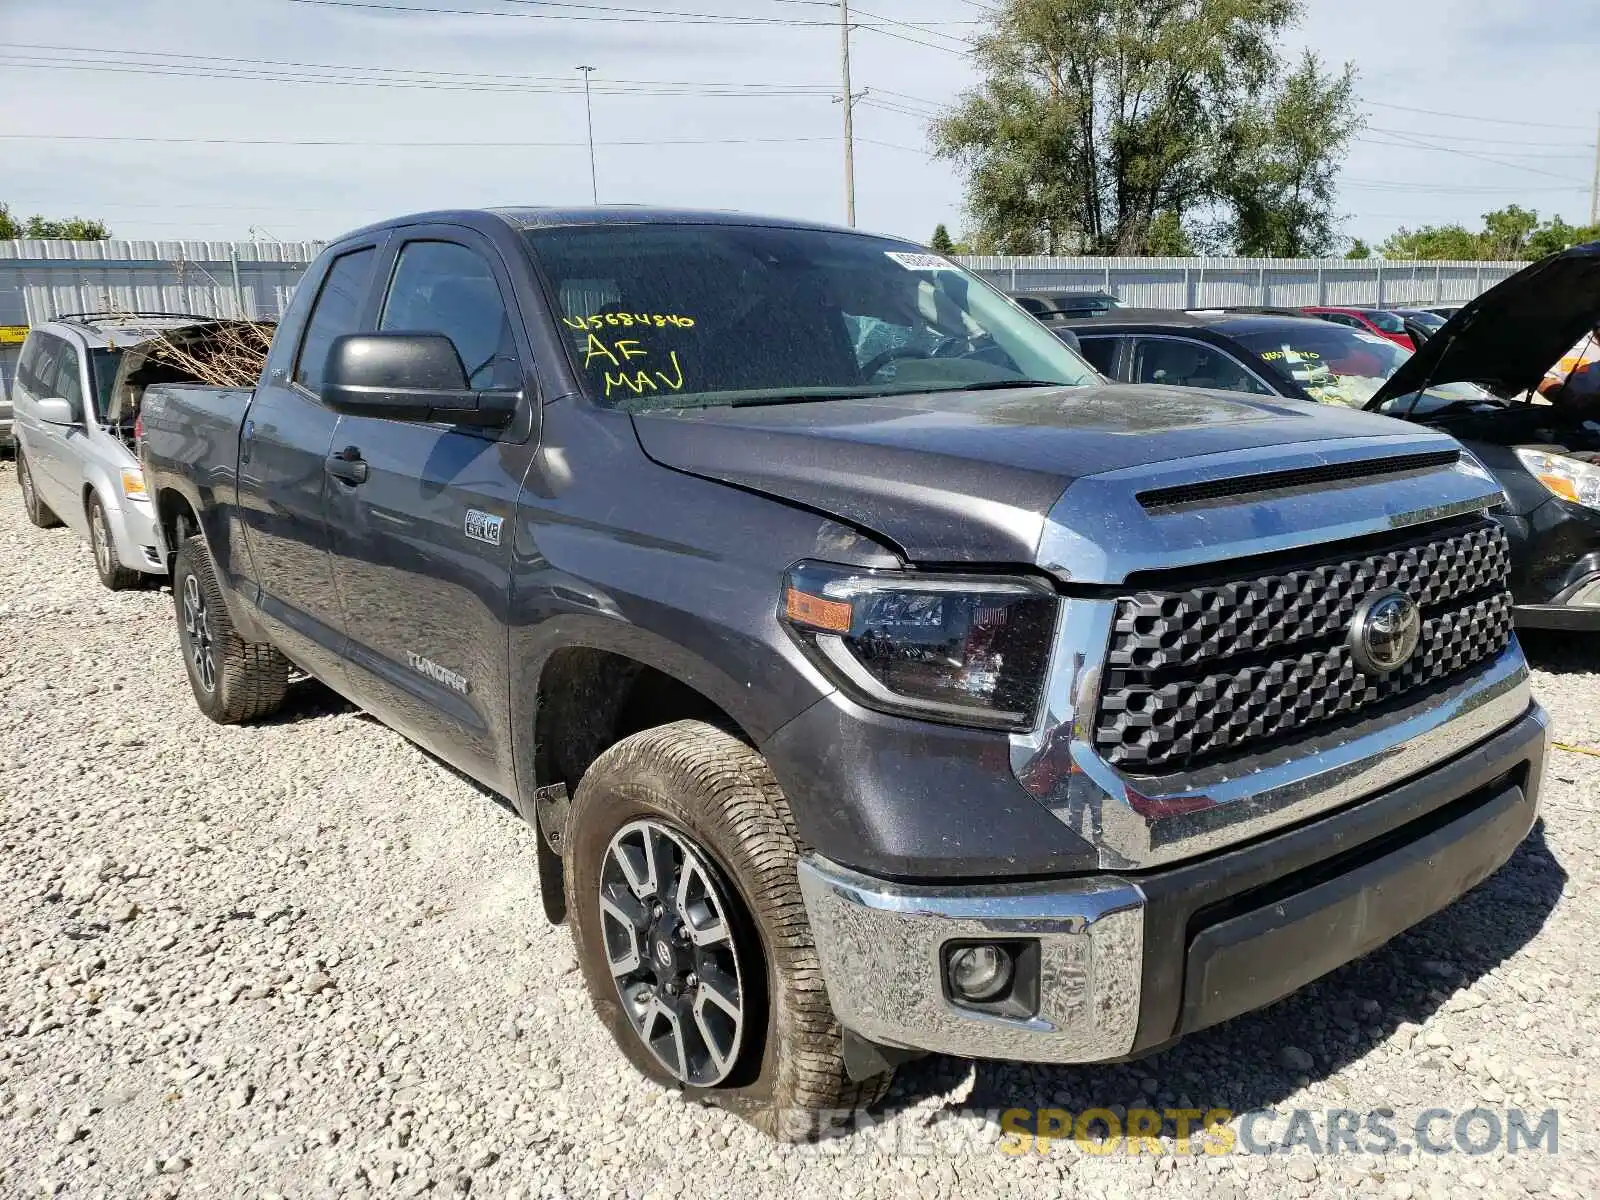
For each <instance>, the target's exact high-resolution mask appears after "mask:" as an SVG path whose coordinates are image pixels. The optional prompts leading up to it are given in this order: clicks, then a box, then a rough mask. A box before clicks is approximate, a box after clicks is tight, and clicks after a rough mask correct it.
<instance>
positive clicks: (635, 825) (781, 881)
mask: <svg viewBox="0 0 1600 1200" xmlns="http://www.w3.org/2000/svg"><path fill="white" fill-rule="evenodd" d="M650 830H660V831H663V837H664V838H665V841H663V842H660V843H658V853H657V859H658V861H659V862H668V863H670V862H671V861H677V862H678V863H679V864H680V867H681V865H682V864H683V863H684V862H686V861H687V860H688V855H690V854H694V855H698V856H699V857H700V859H701V861H702V863H703V865H704V866H705V868H706V870H705V872H704V874H705V875H706V876H707V878H708V881H707V882H706V883H705V884H704V885H703V886H701V885H698V884H691V889H690V890H691V891H694V892H696V893H698V894H699V895H700V896H701V898H702V900H703V899H704V898H705V897H706V896H710V897H712V898H713V899H715V900H716V901H717V903H716V904H709V903H700V904H699V912H700V917H699V918H698V919H697V920H696V921H694V922H692V923H693V924H697V925H699V926H701V927H702V928H699V929H697V930H696V935H698V934H699V933H705V932H707V929H706V928H705V927H709V928H710V931H711V932H714V931H715V928H716V921H715V919H714V918H715V917H716V916H718V915H720V916H721V918H722V920H723V922H724V924H725V925H726V927H727V928H729V929H730V930H731V939H730V940H731V943H732V949H733V954H732V958H733V959H734V960H735V961H736V963H737V967H738V972H737V979H736V980H735V981H734V982H735V983H736V984H737V986H738V993H739V995H738V998H739V999H740V1000H741V1001H742V1004H743V1019H742V1021H740V1022H738V1026H739V1028H740V1030H741V1034H740V1036H739V1037H738V1039H737V1042H736V1043H735V1042H734V1041H733V1040H732V1039H729V1038H721V1031H722V1029H725V1028H726V1027H727V1024H728V1022H724V1024H723V1026H722V1027H721V1029H718V1030H717V1036H718V1037H719V1038H720V1039H721V1040H722V1041H723V1046H722V1049H723V1050H724V1051H725V1052H727V1053H725V1054H724V1056H723V1057H724V1058H726V1059H730V1060H731V1061H729V1062H727V1063H726V1066H725V1069H722V1070H720V1071H719V1070H717V1069H715V1068H717V1067H718V1066H719V1065H720V1064H718V1063H717V1062H716V1059H715V1056H713V1055H711V1054H709V1053H708V1054H707V1055H705V1056H702V1057H701V1058H700V1059H699V1060H698V1061H699V1062H700V1063H702V1064H704V1063H706V1062H709V1063H710V1064H711V1066H712V1068H713V1069H711V1070H704V1069H702V1070H700V1071H699V1072H698V1078H699V1079H705V1078H706V1077H707V1076H711V1077H714V1078H713V1079H712V1080H711V1081H710V1082H709V1083H707V1084H705V1085H702V1084H701V1083H700V1082H697V1079H696V1072H693V1071H691V1072H685V1071H683V1070H681V1069H674V1068H675V1066H677V1067H681V1066H683V1065H685V1064H687V1063H690V1062H693V1061H696V1060H695V1057H694V1055H693V1054H691V1053H688V1052H685V1050H683V1049H678V1050H676V1051H673V1050H672V1046H673V1043H672V1041H671V1039H670V1038H668V1037H667V1036H666V1034H665V1033H660V1039H659V1043H658V1044H661V1045H663V1046H665V1047H666V1048H667V1053H668V1057H670V1058H672V1059H674V1060H675V1064H674V1065H669V1063H668V1061H667V1058H664V1057H658V1056H657V1053H656V1052H654V1051H652V1049H651V1048H650V1046H649V1045H647V1044H646V1041H645V1038H644V1037H643V1036H642V1035H641V1033H640V1032H639V1027H638V1025H637V1024H636V1019H637V1016H638V1013H639V1009H640V1002H639V1001H638V997H639V995H641V994H642V995H645V996H649V995H652V994H654V993H655V992H656V991H657V990H659V991H660V992H661V993H666V992H668V991H670V990H671V989H672V987H673V985H672V983H671V982H670V981H668V982H663V979H669V980H670V977H671V970H670V969H666V970H662V971H658V970H657V965H658V962H665V961H666V956H667V955H668V954H670V953H672V951H670V950H666V951H660V954H661V957H660V958H659V959H658V958H657V953H656V952H657V951H658V950H660V946H661V943H662V942H671V941H673V940H674V938H675V937H677V936H679V935H678V934H677V930H676V925H677V924H678V923H679V921H680V911H681V910H679V909H678V905H677V904H676V903H673V904H671V905H670V907H669V906H666V905H663V906H662V908H663V909H666V911H665V912H664V913H662V912H661V911H660V910H657V913H658V915H657V917H656V918H655V920H654V921H653V922H649V923H647V924H646V925H645V926H643V927H641V926H640V925H639V924H638V923H633V924H632V930H633V932H632V934H631V935H630V934H629V932H628V927H627V924H626V922H628V920H629V913H628V912H626V911H619V906H620V907H621V908H623V909H626V908H627V907H628V904H629V901H630V895H631V896H632V898H633V899H634V900H638V898H639V897H638V894H637V889H635V888H631V887H627V886H621V887H619V883H620V884H623V885H627V884H628V883H629V881H630V880H631V879H633V878H635V876H630V875H628V873H627V871H626V870H625V869H624V870H620V873H619V868H620V867H621V863H622V861H623V859H624V858H626V857H627V856H628V855H629V854H632V856H633V861H634V862H635V864H636V866H637V864H638V863H639V862H640V861H641V860H640V858H639V854H638V852H639V849H640V847H641V846H642V844H643V836H644V834H648V832H649V831H650ZM641 831H643V833H641ZM569 835H570V836H569V839H568V849H567V853H566V855H565V862H564V868H565V870H564V879H565V883H566V893H567V904H568V909H569V915H570V918H571V925H572V936H573V941H574V942H575V944H576V948H577V954H578V962H579V965H580V966H581V968H582V970H583V975H584V982H585V984H586V985H587V987H588V991H589V998H590V1000H591V1002H592V1003H593V1004H594V1008H595V1012H596V1014H597V1015H598V1016H599V1017H600V1020H601V1021H602V1022H603V1023H604V1024H605V1026H606V1027H607V1029H609V1030H610V1031H611V1035H612V1037H613V1038H615V1039H616V1041H617V1044H618V1045H619V1046H620V1047H621V1049H622V1051H623V1053H624V1054H625V1055H626V1056H627V1057H628V1060H629V1061H630V1062H631V1063H632V1064H633V1065H634V1067H635V1068H637V1069H638V1070H639V1072H640V1073H641V1074H643V1075H645V1076H647V1077H648V1078H650V1079H652V1080H654V1081H655V1082H657V1083H660V1084H662V1085H663V1086H666V1087H672V1088H678V1089H681V1090H682V1091H683V1092H684V1094H685V1095H686V1096H687V1097H688V1098H690V1099H693V1100H697V1101H707V1102H710V1103H714V1104H716V1105H718V1106H720V1107H723V1108H726V1109H728V1110H729V1111H731V1112H734V1113H736V1114H737V1115H739V1116H740V1117H742V1118H744V1119H745V1120H747V1121H749V1122H750V1123H751V1124H753V1125H755V1126H756V1127H757V1128H758V1129H760V1130H762V1131H763V1132H765V1133H767V1134H768V1135H770V1136H773V1137H777V1138H780V1139H783V1140H804V1139H806V1138H810V1137H814V1136H816V1134H817V1133H818V1131H819V1129H826V1127H827V1126H828V1124H829V1123H830V1117H829V1114H837V1113H848V1112H850V1111H852V1110H856V1109H861V1108H866V1107H869V1106H870V1105H872V1104H874V1103H876V1102H877V1101H878V1100H880V1099H882V1097H883V1095H884V1093H885V1092H886V1091H887V1090H888V1087H889V1084H890V1082H891V1080H892V1072H887V1073H884V1074H882V1075H878V1076H875V1077H873V1078H872V1079H868V1080H866V1081H864V1082H859V1083H858V1082H855V1081H853V1080H851V1079H850V1077H849V1076H848V1075H847V1074H846V1073H845V1069H844V1061H843V1058H842V1057H841V1055H840V1049H839V1037H840V1028H839V1023H838V1021H837V1020H835V1018H834V1015H833V1009H832V1008H831V1007H830V1006H829V1003H828V993H827V989H826V987H825V986H824V983H823V978H822V968H821V964H820V963H819V961H818V959H817V952H816V946H815V944H814V942H813V940H812V936H811V927H810V924H809V923H808V921H807V919H806V910H805V904H804V902H803V901H802V900H801V896H800V884H799V880H798V878H797V876H796V870H795V864H796V860H797V858H798V855H799V844H798V838H797V836H796V833H795V827H794V818H793V817H792V816H791V814H790V812H789V804H788V801H787V800H786V799H785V798H784V795H783V793H782V791H780V790H779V788H778V784H777V781H776V780H774V779H773V777H772V772H771V771H770V770H769V769H768V767H767V764H766V762H765V760H764V759H762V757H761V756H760V755H759V754H758V753H756V751H755V750H753V749H752V748H751V747H750V746H748V745H746V744H745V743H744V742H742V741H740V740H739V739H738V738H736V737H734V736H733V735H731V734H729V733H727V732H725V731H723V730H721V729H718V728H716V727H715V726H712V725H708V724H705V723H704V722H701V721H678V722H676V723H674V724H671V725H662V726H659V727H657V728H654V729H647V730H645V731H644V732H642V733H637V734H634V735H633V736H632V737H628V738H625V739H623V740H622V741H620V742H618V743H617V744H616V745H615V746H612V747H611V748H610V749H609V750H607V751H606V752H605V753H604V754H602V755H601V756H600V757H599V758H598V759H596V760H595V762H594V765H593V766H591V767H590V768H589V770H588V772H587V773H586V774H585V775H584V777H583V781H582V783H581V784H580V785H579V786H578V792H577V795H576V797H575V798H574V800H573V806H572V814H571V818H570V823H569ZM674 839H676V843H675V844H674ZM619 847H620V848H621V850H620V851H619V850H618V848H619ZM663 847H664V848H665V849H666V851H667V853H666V854H665V855H663V854H661V853H660V848H663ZM680 851H682V852H684V853H683V855H682V856H681V857H676V858H675V856H676V855H678V852H680ZM671 870H672V868H671V867H670V866H668V867H666V868H658V869H657V871H656V873H655V877H656V880H657V883H658V885H662V877H663V875H667V876H670V874H671ZM636 874H637V872H636ZM693 874H694V873H693V872H691V877H692V875H693ZM603 891H604V893H605V896H606V897H607V899H606V900H605V901H604V902H603V901H602V892H603ZM663 891H668V892H672V893H674V894H676V893H677V891H678V889H677V888H676V887H675V886H673V885H671V884H665V885H664V886H663ZM603 903H605V904H607V905H608V906H609V908H608V911H606V912H604V913H603V912H602V904H603ZM653 907H654V906H653V905H652V904H651V903H650V902H649V901H643V902H641V904H640V908H641V909H642V910H645V911H644V912H643V913H642V915H644V916H648V915H649V912H648V910H650V909H652V908H653ZM689 907H690V908H691V909H693V908H695V907H696V903H695V902H691V904H690V905H689ZM707 913H710V918H709V919H708V918H707ZM663 930H665V931H666V932H662V931H663ZM630 936H631V937H632V939H633V940H632V943H631V945H632V948H633V953H631V954H630V951H629V945H630ZM703 949H704V948H702V947H700V946H698V945H691V946H687V947H685V950H684V952H685V953H688V954H692V955H695V956H696V957H695V959H694V963H705V966H704V973H705V974H706V976H707V979H706V981H705V982H700V983H697V982H696V979H695V976H694V975H693V974H691V975H689V976H687V980H688V983H689V987H688V988H687V989H680V990H679V991H677V992H675V993H674V994H673V997H672V1000H671V1001H670V1003H677V1004H682V1003H684V1001H683V999H682V997H683V996H684V995H685V994H690V993H692V994H693V995H694V997H695V999H694V1004H696V1005H702V1004H703V1001H702V1000H701V995H702V990H703V989H704V988H705V987H707V986H708V985H709V983H710V981H711V980H712V979H713V978H715V977H716V976H715V975H714V974H713V972H714V971H717V970H718V968H717V966H716V964H714V963H709V962H706V960H705V959H704V958H703V957H702V956H701V952H702V950H703ZM706 953H713V954H717V955H721V954H722V953H723V949H722V947H721V946H720V945H712V946H711V947H710V949H709V950H707V951H706ZM635 958H636V959H637V960H638V961H639V963H640V964H641V966H640V968H639V969H638V970H637V971H634V972H628V973H624V974H622V975H620V976H619V977H614V976H613V972H612V968H611V963H612V962H613V961H619V960H620V961H622V962H624V963H626V962H629V961H632V960H633V959H635ZM691 966H693V964H691ZM729 975H730V972H728V971H727V970H726V969H725V968H723V969H721V970H720V977H721V983H720V984H719V987H720V990H721V993H722V995H723V996H724V998H726V997H727V995H728V994H729V989H728V988H727V986H726V985H727V983H728V982H729ZM676 978H680V979H682V978H685V977H684V976H683V975H682V973H681V970H680V971H679V973H678V975H677V976H676ZM652 979H653V982H652ZM640 980H642V982H640ZM625 988H627V989H633V988H642V989H643V991H642V993H641V992H638V991H634V992H631V993H630V995H631V997H632V998H631V999H628V1000H625V999H624V995H623V992H624V989H625ZM649 1003H651V1004H653V1003H654V1001H650V1002H649ZM665 1003H669V1001H663V1004H665ZM704 1007H705V1008H706V1011H707V1012H708V1013H709V1012H710V1009H712V1008H719V1009H722V1010H723V1013H724V1015H726V1009H725V1007H724V1006H723V1005H704ZM645 1020H647V1021H651V1022H652V1024H651V1026H650V1027H651V1028H652V1029H653V1030H656V1031H658V1032H660V1031H663V1030H664V1031H668V1032H670V1029H671V1028H672V1025H671V1024H670V1023H669V1022H668V1020H667V1018H664V1017H662V1016H660V1015H659V1014H657V1015H654V1016H652V1014H651V1012H650V1010H649V1008H648V1006H646V1015H645ZM707 1024H715V1015H714V1014H713V1015H712V1016H711V1017H710V1018H708V1019H707ZM684 1028H686V1029H689V1032H687V1033H686V1034H685V1035H684V1040H683V1041H682V1042H681V1043H680V1044H681V1045H685V1046H690V1047H691V1049H692V1048H693V1044H695V1043H698V1044H699V1045H708V1044H709V1042H710V1040H711V1038H710V1037H708V1036H703V1035H702V1033H701V1032H700V1030H694V1029H690V1028H689V1026H688V1025H684ZM704 1028H705V1026H704V1025H702V1026H701V1027H700V1029H701V1030H703V1029H704Z"/></svg>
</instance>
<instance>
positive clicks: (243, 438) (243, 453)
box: [239, 417, 256, 463]
mask: <svg viewBox="0 0 1600 1200" xmlns="http://www.w3.org/2000/svg"><path fill="white" fill-rule="evenodd" d="M255 436H256V423H255V421H253V420H251V419H250V418H248V417H246V418H245V422H244V429H242V430H241V431H240V437H239V461H240V462H241V463H247V462H249V461H250V443H251V442H253V441H254V440H255Z"/></svg>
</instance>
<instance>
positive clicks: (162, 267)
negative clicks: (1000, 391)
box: [0, 241, 1526, 387]
mask: <svg viewBox="0 0 1600 1200" xmlns="http://www.w3.org/2000/svg"><path fill="white" fill-rule="evenodd" d="M321 249H322V243H320V242H148V241H109V242H59V241H19V242H0V325H30V324H34V323H37V322H39V321H45V320H49V319H50V318H52V317H55V316H59V315H61V314H63V313H69V312H95V311H104V310H106V309H119V310H123V311H128V312H140V311H143V312H183V313H194V314H197V315H199V316H217V317H255V318H272V317H277V316H279V315H280V314H281V313H282V312H283V309H284V306H285V305H287V304H288V303H289V297H290V296H291V295H293V293H294V287H295V284H296V283H297V282H298V281H299V278H300V275H301V273H302V272H303V271H304V270H305V268H306V265H307V264H308V263H310V262H311V260H312V259H313V258H315V257H316V256H317V254H318V252H319V251H321ZM961 262H962V263H964V264H965V265H966V266H968V267H970V268H972V269H973V270H975V271H977V272H978V273H979V274H981V275H983V276H985V277H986V278H988V279H990V280H992V281H993V282H995V283H997V284H999V285H1000V286H1001V287H1004V288H1007V289H1009V290H1018V289H1022V290H1026V289H1062V290H1065V291H1108V292H1111V293H1112V294H1113V295H1116V296H1118V297H1120V298H1121V299H1122V300H1124V301H1125V302H1127V303H1129V304H1133V305H1137V306H1139V307H1141V308H1207V307H1216V306H1221V305H1233V304H1256V305H1279V306H1284V307H1292V306H1298V305H1303V304H1351V305H1385V304H1388V305H1404V304H1448V303H1460V302H1462V301H1465V300H1470V299H1472V297H1474V296H1476V295H1477V294H1478V293H1479V292H1482V291H1483V290H1484V289H1486V288H1489V287H1492V286H1493V285H1494V284H1496V283H1498V282H1499V281H1500V280H1502V279H1504V278H1505V277H1506V276H1508V275H1510V274H1512V273H1513V272H1514V271H1516V270H1518V269H1519V268H1520V267H1522V266H1524V265H1526V264H1523V263H1514V262H1483V263H1477V262H1415V263H1403V262H1380V261H1377V260H1366V261H1359V262H1352V261H1349V260H1346V259H1342V258H1335V259H1283V258H1047V257H1023V258H1006V257H972V258H963V259H962V260H961ZM16 353H17V351H16V347H15V346H0V387H4V386H5V385H6V383H7V382H8V381H9V377H10V375H11V373H12V369H13V364H14V362H15V358H16Z"/></svg>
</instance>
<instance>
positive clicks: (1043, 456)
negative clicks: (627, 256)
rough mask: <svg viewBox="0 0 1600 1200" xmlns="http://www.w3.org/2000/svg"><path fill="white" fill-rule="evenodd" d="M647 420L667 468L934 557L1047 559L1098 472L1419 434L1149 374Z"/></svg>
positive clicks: (1251, 459)
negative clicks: (1049, 543)
mask: <svg viewBox="0 0 1600 1200" xmlns="http://www.w3.org/2000/svg"><path fill="white" fill-rule="evenodd" d="M633 421H634V427H635V429H636V430H637V431H638V435H639V441H640V444H641V445H642V446H643V447H644V451H645V453H646V454H648V455H649V456H650V457H651V458H652V459H654V460H655V461H656V462H658V463H661V464H662V465H664V466H668V467H672V468H674V469H677V470H680V471H685V472H688V473H690V474H694V475H699V476H702V477H704V478H707V479H714V480H718V481H720V482H723V483H728V484H733V485H735V486H737V487H741V488H746V489H748V490H750V491H754V492H760V493H762V494H765V495H769V496H773V497H776V498H778V499H782V500H786V501H789V502H791V503H796V504H800V505H803V506H805V507H807V508H810V509H813V510H815V511H817V512H820V513H824V514H826V515H828V516H830V517H833V518H836V519H839V520H843V521H846V522H848V523H850V524H852V525H855V526H856V527H858V528H862V529H866V530H869V531H871V532H873V533H875V534H878V535H880V536H882V537H885V538H888V539H889V540H891V541H892V542H893V543H895V545H896V546H897V547H898V548H899V549H900V551H901V552H902V553H903V554H904V555H905V556H906V558H908V559H909V560H910V561H912V562H920V563H964V562H974V563H975V562H984V563H1024V562H1033V561H1034V560H1035V554H1036V552H1037V551H1038V548H1039V543H1040V538H1041V535H1042V533H1043V531H1044V526H1045V522H1046V519H1047V518H1048V516H1049V514H1050V512H1051V510H1052V508H1053V506H1054V505H1055V504H1056V502H1057V500H1058V499H1060V498H1061V496H1062V493H1063V492H1064V491H1065V490H1066V489H1067V487H1068V486H1069V485H1071V484H1072V483H1074V482H1075V481H1076V480H1078V479H1082V478H1085V477H1088V476H1095V475H1104V474H1107V473H1115V472H1127V471H1129V469H1130V468H1143V467H1150V466H1152V465H1154V464H1159V463H1162V462H1166V461H1170V460H1178V459H1182V460H1189V459H1196V458H1199V457H1202V456H1208V455H1210V456H1223V457H1232V456H1235V455H1237V456H1239V457H1240V458H1241V459H1242V460H1243V461H1244V462H1245V463H1246V465H1244V466H1239V467H1236V468H1234V469H1233V473H1235V474H1244V473H1248V472H1251V471H1257V470H1269V469H1271V467H1270V465H1261V466H1257V465H1254V464H1256V463H1266V464H1270V463H1271V462H1272V461H1273V460H1274V459H1275V458H1278V457H1280V456H1281V455H1280V454H1279V453H1277V452H1279V451H1286V450H1288V449H1289V448H1290V447H1299V448H1300V449H1302V450H1303V449H1304V444H1305V443H1312V442H1315V443H1319V444H1326V443H1328V442H1330V441H1334V440H1340V439H1351V438H1378V439H1384V438H1391V439H1392V438H1393V436H1394V435H1395V434H1396V432H1404V433H1406V434H1407V436H1408V437H1410V438H1412V439H1414V438H1415V435H1416V427H1415V426H1411V427H1409V429H1408V428H1407V427H1406V426H1403V425H1401V424H1400V423H1398V422H1395V421H1392V420H1390V419H1388V418H1386V417H1377V416H1372V415H1370V414H1367V413H1362V412H1355V411H1352V410H1350V409H1346V408H1337V407H1333V406H1328V405H1316V404H1310V403H1306V402H1302V401H1296V400H1286V399H1278V398H1275V397H1256V396H1244V395H1240V394H1236V393H1232V392H1213V391H1202V390H1199V389H1190V388H1176V387H1157V386H1149V387H1144V386H1138V385H1112V386H1106V387H1060V388H1055V387H1051V388H1044V387H1041V388H1037V389H1028V390H1025V391H1015V392H1004V393H996V392H992V391H991V392H938V393H933V394H911V395H899V396H886V397H873V398H869V399H862V400H831V401H814V402H807V403H787V404H773V405H766V406H761V407H751V408H727V407H720V408H695V409H674V410H663V411H660V412H651V413H639V414H635V415H634V418H633ZM1426 436H1436V435H1426ZM1439 444H1440V445H1443V446H1446V447H1451V446H1454V443H1453V442H1451V441H1449V440H1448V439H1444V438H1439ZM1382 452H1383V451H1381V450H1378V449H1374V450H1373V451H1372V453H1374V454H1377V453H1382ZM1302 457H1303V456H1302Z"/></svg>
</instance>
